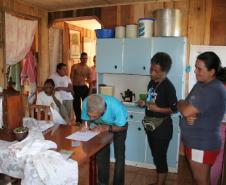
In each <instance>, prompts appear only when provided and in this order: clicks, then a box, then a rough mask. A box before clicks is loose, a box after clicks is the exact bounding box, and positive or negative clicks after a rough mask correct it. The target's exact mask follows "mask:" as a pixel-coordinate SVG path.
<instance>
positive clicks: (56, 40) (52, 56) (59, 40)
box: [49, 28, 63, 74]
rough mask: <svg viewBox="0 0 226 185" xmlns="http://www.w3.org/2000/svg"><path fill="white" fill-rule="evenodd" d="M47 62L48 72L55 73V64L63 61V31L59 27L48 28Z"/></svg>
mask: <svg viewBox="0 0 226 185" xmlns="http://www.w3.org/2000/svg"><path fill="white" fill-rule="evenodd" d="M49 62H50V74H53V73H55V72H56V65H57V64H58V63H61V62H63V31H62V30H60V29H56V28H50V29H49Z"/></svg>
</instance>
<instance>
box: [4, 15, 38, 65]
mask: <svg viewBox="0 0 226 185" xmlns="http://www.w3.org/2000/svg"><path fill="white" fill-rule="evenodd" d="M37 27H38V21H37V20H25V19H21V18H18V17H15V16H12V15H10V14H8V13H5V37H6V64H8V65H13V64H16V63H18V62H20V61H21V60H22V59H23V58H24V57H25V56H26V54H27V53H28V51H29V50H30V48H31V45H32V42H33V40H34V35H35V32H36V30H37Z"/></svg>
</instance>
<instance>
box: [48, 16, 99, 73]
mask: <svg viewBox="0 0 226 185" xmlns="http://www.w3.org/2000/svg"><path fill="white" fill-rule="evenodd" d="M100 28H101V23H100V21H99V20H98V18H96V17H79V18H73V19H71V18H70V19H63V20H62V19H61V20H55V22H54V23H53V25H52V27H51V28H50V29H58V30H61V31H62V46H63V47H62V51H61V52H62V56H61V59H60V60H58V62H60V61H61V62H63V63H65V64H67V66H68V75H70V69H71V66H72V65H73V64H76V63H78V62H80V54H81V52H86V53H87V54H88V61H87V65H88V66H89V67H91V66H93V57H94V56H95V55H96V34H95V29H100ZM50 37H51V36H50ZM50 45H51V44H50ZM51 50H52V49H51V48H50V51H51ZM50 55H51V53H50ZM54 61H56V60H51V59H50V66H51V65H52V64H53V63H54ZM54 65H55V64H54Z"/></svg>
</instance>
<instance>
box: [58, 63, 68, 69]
mask: <svg viewBox="0 0 226 185" xmlns="http://www.w3.org/2000/svg"><path fill="white" fill-rule="evenodd" d="M65 66H66V64H64V63H59V64H57V67H56V68H57V70H60V69H62V68H63V67H65Z"/></svg>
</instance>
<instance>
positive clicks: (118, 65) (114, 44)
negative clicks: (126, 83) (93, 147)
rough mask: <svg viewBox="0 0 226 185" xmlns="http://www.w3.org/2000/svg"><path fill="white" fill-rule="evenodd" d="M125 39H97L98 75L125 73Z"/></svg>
mask: <svg viewBox="0 0 226 185" xmlns="http://www.w3.org/2000/svg"><path fill="white" fill-rule="evenodd" d="M123 43H124V39H97V51H96V60H97V63H96V70H97V72H98V73H122V72H123Z"/></svg>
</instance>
